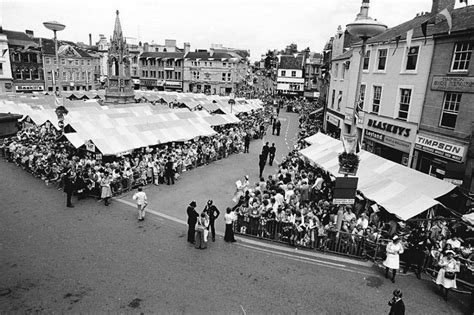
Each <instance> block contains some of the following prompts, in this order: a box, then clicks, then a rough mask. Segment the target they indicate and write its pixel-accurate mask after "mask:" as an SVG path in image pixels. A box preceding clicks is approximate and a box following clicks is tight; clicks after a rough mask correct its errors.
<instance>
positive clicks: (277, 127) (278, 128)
mask: <svg viewBox="0 0 474 315" xmlns="http://www.w3.org/2000/svg"><path fill="white" fill-rule="evenodd" d="M280 129H281V121H280V120H279V119H278V120H277V122H276V130H277V136H279V135H280Z"/></svg>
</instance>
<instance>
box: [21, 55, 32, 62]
mask: <svg viewBox="0 0 474 315" xmlns="http://www.w3.org/2000/svg"><path fill="white" fill-rule="evenodd" d="M21 62H30V54H28V53H23V54H21Z"/></svg>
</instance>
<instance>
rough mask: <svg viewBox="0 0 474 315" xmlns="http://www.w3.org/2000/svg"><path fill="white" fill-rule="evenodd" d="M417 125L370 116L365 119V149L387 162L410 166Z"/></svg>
mask: <svg viewBox="0 0 474 315" xmlns="http://www.w3.org/2000/svg"><path fill="white" fill-rule="evenodd" d="M416 128H417V126H416V124H411V123H407V122H404V121H399V120H394V119H389V118H384V117H380V116H375V115H368V117H367V118H366V119H365V128H364V137H363V147H364V148H365V150H367V151H368V152H371V153H374V154H376V155H378V156H381V157H383V158H385V159H387V160H390V161H393V162H396V163H399V164H402V165H405V166H408V165H410V159H411V154H410V153H411V149H412V143H413V142H414V141H415V136H416Z"/></svg>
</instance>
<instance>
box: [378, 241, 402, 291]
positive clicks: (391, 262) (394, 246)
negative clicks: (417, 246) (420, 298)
mask: <svg viewBox="0 0 474 315" xmlns="http://www.w3.org/2000/svg"><path fill="white" fill-rule="evenodd" d="M386 252H387V258H386V259H385V260H384V262H383V265H384V266H385V278H388V270H389V269H392V278H391V280H392V282H393V283H395V275H396V274H397V270H398V269H400V254H402V253H403V246H402V244H401V243H400V238H399V237H398V236H397V235H395V236H394V237H393V239H392V241H390V243H388V244H387V247H386Z"/></svg>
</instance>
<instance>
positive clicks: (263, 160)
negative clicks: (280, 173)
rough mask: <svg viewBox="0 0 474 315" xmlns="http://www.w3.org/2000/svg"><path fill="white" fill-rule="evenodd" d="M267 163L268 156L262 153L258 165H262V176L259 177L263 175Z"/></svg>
mask: <svg viewBox="0 0 474 315" xmlns="http://www.w3.org/2000/svg"><path fill="white" fill-rule="evenodd" d="M265 164H267V157H266V156H263V154H260V161H259V163H258V165H259V166H260V176H259V177H262V174H263V169H264V168H265Z"/></svg>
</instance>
